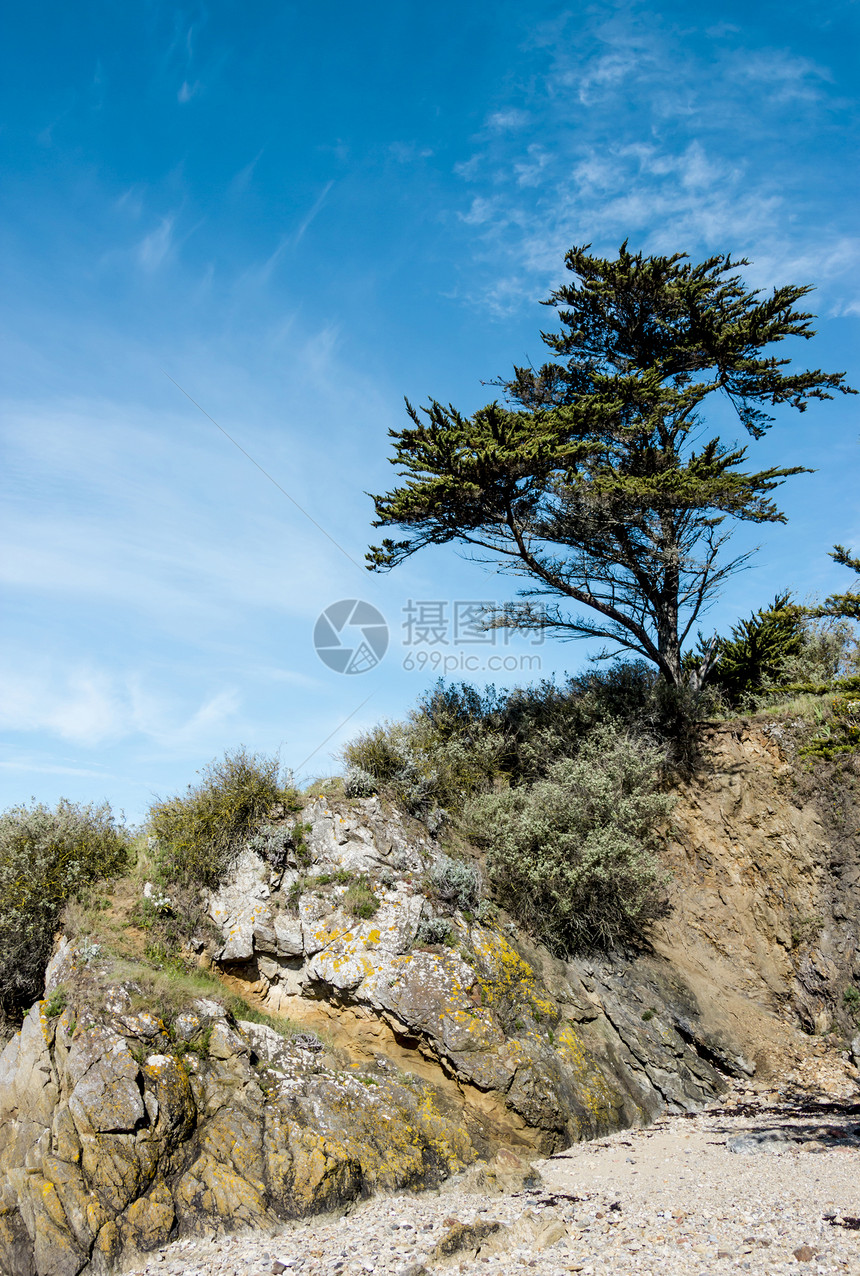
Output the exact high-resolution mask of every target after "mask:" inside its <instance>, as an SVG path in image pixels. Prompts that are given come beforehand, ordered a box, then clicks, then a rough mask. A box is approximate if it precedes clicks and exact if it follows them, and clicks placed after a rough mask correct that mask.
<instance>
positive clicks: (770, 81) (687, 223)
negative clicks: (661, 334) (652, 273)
mask: <svg viewBox="0 0 860 1276" xmlns="http://www.w3.org/2000/svg"><path fill="white" fill-rule="evenodd" d="M568 17H569V15H568ZM716 34H717V33H714V35H716ZM719 34H721V35H723V34H724V35H727V36H734V35H736V34H737V33H736V32H734V31H730V30H729V29H728V28H726V29H725V30H724V31H722V30H721V32H720V33H719ZM532 42H533V43H534V42H537V43H538V44H541V52H542V53H545V52H547V51H548V53H549V56H548V59H547V62H548V65H547V70H546V72H545V73H544V75H543V76H542V77H541V76H533V77H532V79H531V80H530V81H529V84H530V88H529V92H528V97H527V109H526V108H523V107H522V106H520V105H517V106H511V107H510V108H508V107H506V106H504V105H502V106H499V107H498V108H497V110H496V112H495V113H494V116H491V117H490V118H496V117H498V118H504V117H505V115H506V112H507V111H508V110H509V109H510V110H511V111H512V112H522V120H520V117H519V115H518V116H517V119H518V122H520V123H522V125H523V126H522V127H521V128H520V129H519V130H518V131H516V132H507V133H505V134H504V135H502V134H501V133H500V134H499V135H498V136H496V137H494V136H493V135H492V133H491V131H490V132H488V133H487V134H486V135H485V136H484V137H483V138H482V140H481V147H480V149H479V150H476V151H475V152H474V153H473V154H472V155H471V156H469V157H468V158H466V159H463V160H460V161H459V162H458V163H457V164H456V165H455V166H454V172H455V174H456V175H457V176H458V177H460V178H461V179H462V180H464V181H466V182H468V183H469V188H470V189H469V193H468V198H467V200H465V201H464V206H462V207H461V208H460V209H459V210H458V219H459V221H460V223H461V224H462V225H463V226H464V227H466V228H469V229H470V230H471V231H472V232H473V234H474V236H475V239H474V250H475V254H476V255H475V257H474V258H473V259H472V262H471V263H470V265H471V269H470V271H469V274H470V275H471V282H470V283H469V284H467V285H465V289H464V290H461V292H460V295H461V297H462V296H463V295H464V292H465V295H466V296H467V297H471V298H472V300H473V301H474V302H475V304H478V305H480V306H481V307H487V306H489V308H490V309H491V310H494V311H495V313H496V314H498V315H503V314H507V313H509V312H510V310H511V309H515V308H517V307H518V306H519V305H522V304H523V303H526V302H529V303H530V302H532V301H533V300H535V299H536V297H537V296H540V295H541V293H542V292H544V290H547V289H549V288H550V287H552V285H553V283H554V282H555V281H556V280H557V279H558V275H559V270H560V266H561V260H562V255H563V253H564V251H565V249H566V248H569V247H570V245H571V244H572V243H586V242H590V243H594V244H595V245H597V246H599V247H600V248H601V249H603V250H606V251H611V250H612V249H614V248H617V246H618V244H619V243H620V241H621V240H622V239H624V238H627V237H630V239H631V242H632V244H633V245H634V246H635V247H642V248H644V249H645V250H646V251H674V250H677V249H679V248H681V249H686V250H688V251H690V252H692V253H696V252H702V251H704V252H714V251H721V250H727V249H730V250H732V251H734V252H735V253H736V254H741V255H747V256H751V257H753V258H757V259H758V260H759V262H760V263H761V268H760V269H759V270H758V271H757V273H756V276H755V279H756V282H761V281H762V280H763V279H764V277H765V276H767V277H768V278H767V282H768V283H771V282H775V281H780V282H782V281H784V276H785V272H786V270H788V271H789V272H790V271H791V270H792V269H794V268H802V267H803V266H805V264H806V262H805V260H804V259H805V257H806V256H807V253H806V251H805V250H804V249H803V247H802V245H803V243H804V240H806V242H808V240H809V219H810V218H814V225H815V238H816V241H817V242H816V253H817V264H816V267H815V270H814V272H813V273H814V274H815V275H816V276H817V277H818V278H819V279H832V280H833V282H834V284H835V283H836V282H837V272H836V271H835V270H831V267H830V265H829V263H830V262H831V261H839V262H840V263H842V265H843V267H845V266H847V267H849V268H850V269H852V270H854V271H855V273H856V263H855V261H854V258H853V251H852V248H851V241H852V239H853V236H852V234H851V233H850V232H849V231H848V230H847V229H846V227H845V226H844V225H842V226H840V225H839V224H838V223H837V222H836V221H835V219H832V218H831V215H830V210H829V209H827V210H826V211H825V210H822V211H823V212H824V217H823V219H822V217H821V216H820V215H819V216H816V215H815V214H814V213H813V212H812V209H813V206H814V203H815V201H816V200H818V201H820V199H821V195H820V193H819V185H820V183H819V181H818V173H817V172H816V175H815V180H814V181H811V180H807V181H804V179H803V177H802V176H801V174H802V169H801V167H800V166H799V164H798V162H797V161H798V154H797V148H796V147H792V146H791V145H790V142H789V138H788V137H787V136H786V130H787V123H786V120H785V119H784V118H783V116H784V115H785V113H786V112H792V111H796V110H803V111H805V112H807V114H806V116H805V117H804V120H803V127H804V128H805V129H807V130H808V129H809V127H810V123H811V117H810V116H809V114H808V113H809V112H815V111H825V110H826V103H825V102H824V100H823V93H824V90H825V88H826V87H827V86H828V85H829V83H830V82H831V81H832V75H831V73H830V71H829V69H828V68H827V67H826V66H823V65H820V64H819V63H817V62H814V61H813V60H811V59H809V58H807V57H803V56H799V55H797V54H795V53H792V52H790V51H788V50H785V49H772V48H758V49H752V50H750V49H740V50H739V49H738V48H737V47H736V42H735V47H732V45H731V42H729V43H728V47H726V46H723V45H722V44H721V45H720V46H719V47H718V48H716V50H715V48H714V45H713V43H711V44H710V45H709V46H708V47H707V50H706V51H707V56H708V60H707V62H706V61H704V60H703V57H702V55H700V54H699V53H697V52H696V51H695V49H694V46H693V44H692V43H691V42H690V41H689V40H686V41H683V42H682V41H681V39H680V38H679V32H678V31H677V30H673V29H672V28H671V27H669V26H668V25H667V24H666V23H665V21H664V19H663V18H662V17H661V16H660V15H659V14H657V15H656V16H655V17H654V19H653V21H645V16H644V10H642V9H641V8H640V7H639V6H637V5H635V4H630V5H624V6H621V7H619V9H618V10H617V11H616V13H615V14H614V15H613V16H612V17H611V18H610V19H607V18H606V16H605V10H601V11H595V12H594V13H593V14H592V16H590V17H589V18H587V19H586V20H585V21H584V22H583V23H581V24H580V25H579V26H578V27H577V29H576V31H575V32H574V31H573V29H572V26H571V24H570V22H569V21H567V19H564V20H563V19H562V18H560V19H559V20H558V22H556V23H555V24H554V26H553V27H552V30H551V31H550V30H549V28H548V29H547V33H546V38H545V39H542V41H541V38H539V37H538V36H536V35H533V36H532ZM820 99H821V101H820ZM598 107H599V109H597V108H598ZM781 113H782V114H781ZM823 118H824V116H822V119H823ZM828 127H829V125H828ZM789 136H790V134H789ZM733 139H734V140H735V141H736V144H732V141H733ZM741 139H743V140H742V144H741ZM765 154H766V156H767V160H768V162H767V163H764V162H763V158H764V155H765ZM482 255H483V259H484V260H485V262H486V268H487V278H485V279H481V280H480V282H476V276H477V274H478V272H476V271H475V269H474V266H475V264H476V263H477V262H479V261H480V260H481V257H482ZM807 277H808V275H807ZM849 287H850V297H853V296H855V295H856V294H857V292H858V290H860V289H858V286H856V285H849ZM829 304H831V305H835V304H838V302H837V299H836V298H833V299H832V301H831V302H830V303H829Z"/></svg>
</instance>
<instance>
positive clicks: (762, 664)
mask: <svg viewBox="0 0 860 1276" xmlns="http://www.w3.org/2000/svg"><path fill="white" fill-rule="evenodd" d="M803 645H804V643H803V613H802V610H801V608H799V607H797V606H796V605H794V604H793V603H792V601H791V595H790V594H787V593H786V594H777V596H776V598H774V600H773V602H772V603H771V605H770V607H762V608H760V609H759V610H758V611H756V612H753V614H752V615H751V616H750V617H749V618H748V619H746V620H741V621H739V623H738V624H737V625H735V626H734V627H733V629H732V634H731V637H730V638H723V639H721V640H720V646H719V657H718V660H717V664H716V666H715V668H714V670H713V673H712V675H711V678H710V681H711V684H712V685H713V686H715V687H718V688H719V690H720V691H721V692H722V694H723V695H724V696H725V697H726V699H727V700H728V701H729V703H730V704H731V705H733V706H745V707H747V706H748V707H755V702H754V700H753V699H752V698H754V697H755V696H756V695H757V694H758V693H759V692H761V691H762V689H763V688H766V687H771V686H774V685H775V684H777V683H780V682H786V681H788V679H787V678H786V669H787V668H788V667H790V664H791V662H793V661H796V660H797V659H798V657H799V656H800V654H801V652H802V650H803Z"/></svg>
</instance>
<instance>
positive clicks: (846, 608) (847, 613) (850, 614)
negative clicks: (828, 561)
mask: <svg viewBox="0 0 860 1276" xmlns="http://www.w3.org/2000/svg"><path fill="white" fill-rule="evenodd" d="M830 557H831V558H832V559H834V561H835V562H837V563H839V565H840V566H841V567H850V568H851V570H852V571H854V572H857V573H858V575H860V558H853V557H852V555H851V551H850V550H848V549H846V548H845V546H844V545H834V547H833V553H832V554H831V555H830ZM812 615H813V616H844V617H845V619H846V620H860V591H858V590H856V589H849V590H848V592H847V593H845V594H831V595H830V597H829V598H825V600H824V602H823V603H822V605H821V606H820V607H815V608H813V609H812Z"/></svg>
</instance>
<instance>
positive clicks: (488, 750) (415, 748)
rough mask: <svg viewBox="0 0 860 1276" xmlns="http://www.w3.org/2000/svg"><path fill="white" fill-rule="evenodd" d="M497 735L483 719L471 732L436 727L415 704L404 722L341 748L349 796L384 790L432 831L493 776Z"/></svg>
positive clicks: (497, 753)
mask: <svg viewBox="0 0 860 1276" xmlns="http://www.w3.org/2000/svg"><path fill="white" fill-rule="evenodd" d="M503 743H504V742H503V739H502V737H501V736H500V735H499V734H498V733H497V732H495V731H494V730H493V729H492V727H491V726H490V725H489V724H488V723H486V722H484V721H480V722H478V723H477V724H476V725H475V727H474V729H473V730H472V731H471V732H468V733H467V732H465V731H450V732H444V731H441V730H440V729H439V727H438V725H437V724H436V723H434V722H433V721H432V719H431V718H430V717H429V716H428V715H427V713H426V712H424V710H423V707H422V706H421V705H419V707H418V708H417V709H416V710H413V712H412V713H411V714H410V715H409V718H408V719H407V721H405V722H385V723H380V724H379V725H378V726H376V727H373V728H372V729H371V730H370V731H366V732H364V733H363V734H362V735H360V736H358V737H357V738H356V739H355V740H352V741H350V743H349V744H347V745H346V746H345V748H344V750H343V757H344V760H345V762H346V764H347V776H346V792H347V795H348V796H355V797H365V796H369V795H370V793H371V792H375V791H380V792H384V793H387V794H389V795H390V796H391V797H392V798H393V799H394V800H395V801H398V802H399V803H400V804H401V805H402V806H403V807H405V809H406V810H407V811H408V812H409V814H410V815H414V816H416V817H417V818H418V819H423V820H424V822H425V823H426V824H427V826H428V828H429V829H430V831H431V832H434V833H435V832H436V831H437V830H438V829H439V827H440V826H441V823H442V821H443V818H444V813H446V812H451V811H459V810H461V809H462V807H463V804H464V802H465V801H466V800H467V799H468V798H469V797H470V796H471V795H472V794H473V793H475V792H479V791H480V790H481V789H482V788H485V787H487V786H488V785H489V784H490V783H492V779H493V777H494V776H495V775H496V774H497V772H498V769H499V766H498V762H499V756H500V754H501V751H502V748H503Z"/></svg>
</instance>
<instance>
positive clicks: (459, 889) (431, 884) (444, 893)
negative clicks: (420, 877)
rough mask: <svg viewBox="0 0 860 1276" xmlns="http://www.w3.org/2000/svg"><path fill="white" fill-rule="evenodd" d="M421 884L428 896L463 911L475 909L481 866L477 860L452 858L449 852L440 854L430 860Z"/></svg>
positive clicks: (477, 899)
mask: <svg viewBox="0 0 860 1276" xmlns="http://www.w3.org/2000/svg"><path fill="white" fill-rule="evenodd" d="M423 886H424V892H425V894H426V895H427V896H428V897H429V898H431V899H435V900H437V901H439V902H440V903H442V904H447V905H448V906H449V907H450V908H459V909H460V911H461V912H462V913H474V912H477V909H478V906H479V904H480V902H481V893H482V887H483V883H482V881H481V870H480V869H479V868H478V866H477V864H471V863H469V862H468V861H467V860H461V859H452V858H451V856H450V855H440V856H439V858H438V859H437V860H434V861H433V863H432V864H431V865H430V867H429V869H428V870H427V872H426V874H425V877H424V882H423Z"/></svg>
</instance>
